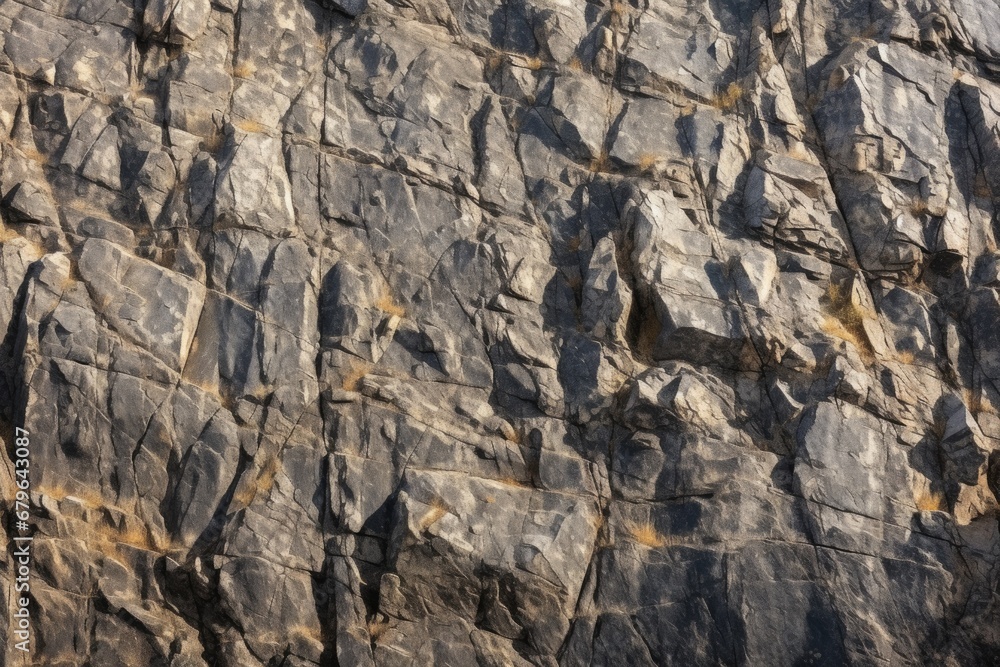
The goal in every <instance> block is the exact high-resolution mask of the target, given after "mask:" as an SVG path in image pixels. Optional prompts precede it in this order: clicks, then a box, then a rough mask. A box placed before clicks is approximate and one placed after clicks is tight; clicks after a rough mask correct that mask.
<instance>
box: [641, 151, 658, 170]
mask: <svg viewBox="0 0 1000 667" xmlns="http://www.w3.org/2000/svg"><path fill="white" fill-rule="evenodd" d="M657 162H659V158H658V157H656V156H655V155H653V154H652V153H643V154H641V155H640V156H639V171H642V172H649V171H652V170H653V168H654V167H655V166H656V163H657Z"/></svg>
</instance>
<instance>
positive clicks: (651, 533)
mask: <svg viewBox="0 0 1000 667" xmlns="http://www.w3.org/2000/svg"><path fill="white" fill-rule="evenodd" d="M629 534H630V535H631V536H632V539H633V540H635V541H636V542H637V543H639V544H641V545H643V546H646V547H650V548H653V549H659V548H661V547H665V546H666V545H667V538H666V537H664V536H663V535H661V534H660V532H659V531H658V530H656V526H654V525H653V524H652V522H650V521H646V522H644V523H640V524H636V525H634V526H630V527H629Z"/></svg>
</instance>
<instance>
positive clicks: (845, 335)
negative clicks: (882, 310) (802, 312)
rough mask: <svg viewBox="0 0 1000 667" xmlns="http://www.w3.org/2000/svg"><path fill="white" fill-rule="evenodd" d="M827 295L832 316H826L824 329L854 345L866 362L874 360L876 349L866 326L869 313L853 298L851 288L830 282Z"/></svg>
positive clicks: (823, 324)
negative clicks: (869, 338)
mask: <svg viewBox="0 0 1000 667" xmlns="http://www.w3.org/2000/svg"><path fill="white" fill-rule="evenodd" d="M826 295H827V300H828V310H829V313H830V317H826V318H824V320H823V323H822V329H823V331H824V332H825V333H828V334H830V335H831V336H834V337H836V338H840V339H841V340H845V341H847V342H849V343H851V344H852V345H854V347H856V348H857V349H858V353H859V354H860V355H861V359H862V360H863V361H864V362H865V363H872V362H874V361H875V349H874V348H873V347H872V345H871V342H870V341H869V340H868V334H867V333H866V332H865V327H864V323H865V319H866V317H867V315H866V313H865V312H864V310H863V309H861V308H859V307H858V306H857V305H856V304H855V303H854V302H853V301H852V300H851V293H850V289H849V288H844V287H841V286H840V285H837V284H836V283H830V286H829V287H828V288H827V292H826Z"/></svg>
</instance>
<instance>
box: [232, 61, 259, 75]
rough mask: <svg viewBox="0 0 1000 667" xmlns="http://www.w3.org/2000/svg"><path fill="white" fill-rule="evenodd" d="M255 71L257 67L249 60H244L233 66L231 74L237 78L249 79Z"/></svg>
mask: <svg viewBox="0 0 1000 667" xmlns="http://www.w3.org/2000/svg"><path fill="white" fill-rule="evenodd" d="M256 73H257V67H256V66H255V65H254V64H253V63H252V62H250V61H249V60H245V61H243V62H241V63H240V64H239V65H237V66H236V67H234V68H233V76H234V77H235V78H237V79H250V78H253V75H254V74H256Z"/></svg>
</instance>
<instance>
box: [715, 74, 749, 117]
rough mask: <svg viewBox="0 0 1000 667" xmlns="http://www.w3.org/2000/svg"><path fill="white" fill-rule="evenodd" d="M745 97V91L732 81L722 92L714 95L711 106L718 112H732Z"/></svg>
mask: <svg viewBox="0 0 1000 667" xmlns="http://www.w3.org/2000/svg"><path fill="white" fill-rule="evenodd" d="M744 95H746V89H745V88H743V86H741V85H740V84H739V83H737V82H735V81H733V82H732V83H730V84H729V85H728V86H726V89H725V90H723V91H722V92H719V93H716V95H715V96H714V97H713V98H712V106H713V107H715V108H716V109H719V110H720V111H732V110H733V109H735V108H736V105H737V104H739V101H740V100H742V99H743V96H744Z"/></svg>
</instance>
